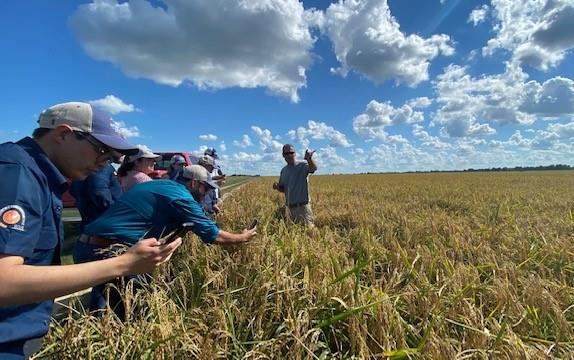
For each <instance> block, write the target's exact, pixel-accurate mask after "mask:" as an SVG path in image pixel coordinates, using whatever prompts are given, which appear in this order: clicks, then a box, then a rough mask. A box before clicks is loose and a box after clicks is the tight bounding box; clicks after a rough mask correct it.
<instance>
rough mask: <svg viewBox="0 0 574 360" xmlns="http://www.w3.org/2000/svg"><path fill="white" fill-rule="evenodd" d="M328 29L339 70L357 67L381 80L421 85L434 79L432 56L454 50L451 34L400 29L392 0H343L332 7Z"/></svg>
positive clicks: (327, 15)
mask: <svg viewBox="0 0 574 360" xmlns="http://www.w3.org/2000/svg"><path fill="white" fill-rule="evenodd" d="M322 29H323V31H324V32H325V33H326V34H327V36H328V37H329V39H330V40H331V42H332V43H333V47H334V50H335V54H336V56H337V60H338V61H339V63H340V64H341V66H340V67H339V68H338V69H333V71H335V72H337V73H339V74H341V75H343V76H346V75H347V73H348V72H349V71H350V70H354V71H356V72H358V73H360V74H362V75H364V76H365V77H366V78H368V79H370V80H371V81H374V82H376V83H381V82H383V81H385V80H390V79H393V80H395V81H396V82H397V83H404V84H406V85H408V86H416V85H417V84H419V83H420V82H422V81H426V80H428V78H429V75H428V68H429V65H430V61H431V60H432V59H434V58H435V57H436V56H438V55H439V54H441V53H442V54H443V55H446V56H449V55H452V54H453V53H454V48H453V47H452V45H451V41H450V38H449V36H448V35H445V34H440V35H432V36H431V37H430V38H426V39H425V38H422V37H420V36H419V35H416V34H410V35H407V34H405V33H403V32H402V31H401V30H400V25H399V23H398V22H397V20H396V19H395V18H394V17H393V16H392V15H391V12H390V9H389V6H388V4H387V0H341V1H339V2H338V3H335V4H331V5H330V6H329V7H328V8H327V10H326V12H325V19H324V23H323V24H322Z"/></svg>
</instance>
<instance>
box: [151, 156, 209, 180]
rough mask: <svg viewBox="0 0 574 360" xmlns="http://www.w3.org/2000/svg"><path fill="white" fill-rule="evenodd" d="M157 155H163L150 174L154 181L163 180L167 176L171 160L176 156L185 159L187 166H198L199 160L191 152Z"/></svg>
mask: <svg viewBox="0 0 574 360" xmlns="http://www.w3.org/2000/svg"><path fill="white" fill-rule="evenodd" d="M156 154H158V155H161V158H159V159H157V160H156V162H155V166H154V167H153V172H152V173H151V174H149V176H150V177H151V178H152V179H161V178H163V177H164V176H165V175H166V174H167V168H168V167H169V164H170V162H171V158H172V157H173V156H174V155H181V156H183V158H184V159H185V165H186V166H187V165H191V164H197V161H198V160H199V158H198V157H197V156H195V155H193V154H192V153H190V152H156Z"/></svg>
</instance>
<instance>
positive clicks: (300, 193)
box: [273, 144, 317, 227]
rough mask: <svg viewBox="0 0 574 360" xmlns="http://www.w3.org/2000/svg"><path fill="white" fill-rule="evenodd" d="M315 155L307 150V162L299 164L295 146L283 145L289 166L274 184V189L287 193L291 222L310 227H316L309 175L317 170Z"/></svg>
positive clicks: (286, 200) (282, 171) (284, 168)
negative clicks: (296, 158) (296, 159)
mask: <svg viewBox="0 0 574 360" xmlns="http://www.w3.org/2000/svg"><path fill="white" fill-rule="evenodd" d="M313 153H315V151H309V150H305V160H306V162H304V161H300V162H297V161H295V148H294V147H293V145H291V144H285V145H283V158H284V159H285V162H287V165H286V166H284V167H283V169H281V175H280V176H279V182H275V183H273V189H275V190H277V191H279V192H282V193H285V206H286V207H287V213H288V215H289V217H290V218H291V220H293V221H294V222H296V223H301V224H306V225H307V226H309V227H313V226H314V224H313V212H312V211H311V200H310V197H309V181H308V176H309V174H312V173H314V172H315V171H316V170H317V165H316V164H315V161H313Z"/></svg>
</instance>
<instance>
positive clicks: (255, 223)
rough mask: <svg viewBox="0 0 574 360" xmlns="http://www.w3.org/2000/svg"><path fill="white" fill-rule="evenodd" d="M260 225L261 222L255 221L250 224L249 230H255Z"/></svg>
mask: <svg viewBox="0 0 574 360" xmlns="http://www.w3.org/2000/svg"><path fill="white" fill-rule="evenodd" d="M258 223H259V220H257V219H253V221H251V224H249V226H248V227H247V230H251V229H253V228H254V227H256V226H257V224H258Z"/></svg>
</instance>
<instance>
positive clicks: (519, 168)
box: [228, 164, 574, 177]
mask: <svg viewBox="0 0 574 360" xmlns="http://www.w3.org/2000/svg"><path fill="white" fill-rule="evenodd" d="M542 170H574V166H570V165H565V164H553V165H540V166H515V167H506V166H504V167H492V168H484V169H473V168H470V169H464V170H425V171H423V170H417V171H384V172H362V173H358V175H369V174H424V173H449V172H488V171H542ZM325 175H344V174H342V173H341V174H339V173H330V174H325ZM228 176H252V177H254V176H261V175H259V174H257V175H243V174H233V175H228ZM271 176H275V175H271ZM277 176H278V175H277Z"/></svg>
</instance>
